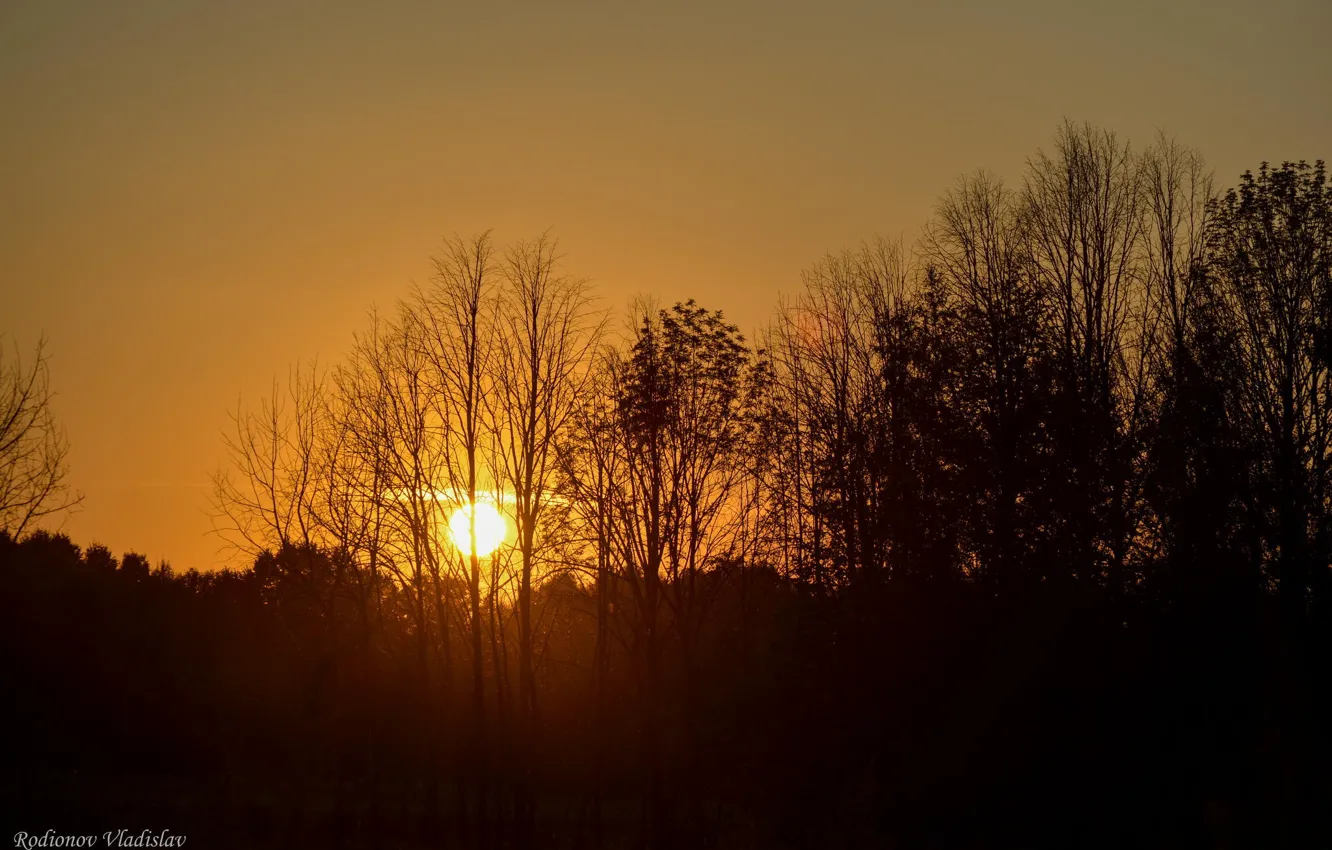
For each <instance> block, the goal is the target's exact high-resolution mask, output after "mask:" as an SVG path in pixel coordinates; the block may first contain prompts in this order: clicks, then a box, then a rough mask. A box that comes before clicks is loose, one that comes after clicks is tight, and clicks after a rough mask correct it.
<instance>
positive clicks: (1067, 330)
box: [1022, 123, 1157, 588]
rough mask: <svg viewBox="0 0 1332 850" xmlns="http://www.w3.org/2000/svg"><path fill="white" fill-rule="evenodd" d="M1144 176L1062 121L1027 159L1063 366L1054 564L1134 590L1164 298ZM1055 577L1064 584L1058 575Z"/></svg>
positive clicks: (1119, 150) (1090, 132) (1028, 230)
mask: <svg viewBox="0 0 1332 850" xmlns="http://www.w3.org/2000/svg"><path fill="white" fill-rule="evenodd" d="M1140 175H1141V171H1140V170H1139V168H1138V165H1137V159H1136V158H1135V157H1134V155H1133V153H1132V151H1131V150H1130V148H1129V146H1128V145H1127V144H1121V143H1120V142H1119V141H1118V139H1117V138H1116V137H1115V135H1114V134H1113V133H1110V132H1107V131H1102V130H1098V129H1096V128H1094V127H1092V126H1090V125H1084V126H1077V125H1074V124H1072V123H1066V124H1064V125H1063V126H1062V127H1061V128H1060V129H1059V131H1058V132H1057V133H1056V135H1055V142H1054V150H1053V152H1051V153H1048V154H1047V153H1046V152H1044V151H1042V152H1040V153H1038V154H1037V156H1036V157H1035V158H1034V159H1032V160H1031V161H1030V162H1029V165H1028V169H1027V177H1026V181H1025V183H1024V186H1023V197H1022V207H1023V209H1022V214H1023V225H1024V232H1025V236H1026V241H1027V244H1028V246H1029V250H1030V259H1029V261H1030V263H1031V267H1032V273H1033V275H1034V277H1035V280H1036V283H1037V285H1038V286H1039V287H1040V290H1041V293H1042V297H1043V298H1044V300H1045V315H1046V328H1047V344H1048V345H1049V346H1050V347H1051V350H1052V352H1053V357H1054V366H1055V394H1054V401H1055V404H1056V405H1057V407H1058V409H1057V410H1056V411H1055V412H1054V414H1053V416H1052V418H1051V420H1050V421H1051V423H1052V425H1053V428H1054V431H1053V436H1054V438H1055V439H1056V442H1057V446H1058V449H1057V451H1058V452H1059V453H1060V457H1059V458H1058V459H1057V461H1056V463H1057V464H1058V465H1059V466H1060V467H1062V469H1064V470H1065V471H1066V473H1067V477H1066V479H1065V480H1066V481H1067V487H1066V488H1064V491H1063V492H1061V488H1060V487H1052V488H1050V489H1049V492H1048V494H1047V495H1048V496H1049V497H1050V501H1049V503H1048V505H1047V507H1048V508H1049V509H1050V510H1051V511H1052V512H1053V513H1054V514H1055V515H1057V516H1062V518H1063V521H1062V522H1061V523H1059V528H1060V529H1061V533H1060V534H1059V535H1058V538H1057V539H1058V542H1057V545H1056V549H1055V551H1054V552H1052V553H1051V557H1050V558H1049V560H1048V563H1050V564H1059V565H1061V566H1060V567H1059V571H1061V572H1062V571H1064V570H1071V573H1069V574H1070V575H1071V577H1072V578H1074V579H1076V580H1079V581H1083V582H1109V583H1110V584H1112V585H1114V586H1116V587H1120V588H1122V587H1126V586H1129V585H1131V584H1132V583H1133V580H1134V577H1133V576H1132V575H1130V574H1129V566H1130V564H1129V561H1130V555H1131V554H1132V552H1133V550H1134V547H1135V546H1136V545H1138V544H1139V543H1141V542H1142V539H1143V538H1142V536H1141V535H1139V534H1138V533H1137V532H1138V530H1139V527H1140V524H1139V520H1140V518H1141V513H1142V498H1141V496H1142V493H1141V475H1140V474H1139V473H1140V466H1141V463H1140V462H1141V448H1142V445H1143V441H1142V435H1143V429H1144V428H1145V426H1146V424H1147V421H1148V418H1149V417H1148V414H1149V413H1150V404H1149V402H1150V396H1149V391H1150V377H1151V358H1152V355H1153V351H1154V346H1153V345H1152V344H1151V340H1152V337H1153V335H1154V334H1155V324H1156V315H1157V310H1156V300H1155V299H1154V298H1152V297H1151V294H1150V292H1149V289H1148V287H1149V286H1150V285H1151V284H1152V283H1153V280H1152V278H1151V277H1150V276H1149V275H1147V274H1146V272H1145V270H1144V268H1143V263H1142V262H1141V260H1142V253H1143V251H1142V242H1143V215H1142V206H1143V193H1142V191H1141V188H1140V182H1139V181H1140ZM1052 577H1054V576H1052Z"/></svg>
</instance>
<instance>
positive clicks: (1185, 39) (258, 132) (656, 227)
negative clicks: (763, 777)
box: [0, 0, 1332, 568]
mask: <svg viewBox="0 0 1332 850" xmlns="http://www.w3.org/2000/svg"><path fill="white" fill-rule="evenodd" d="M1329 32H1332V3H1329V2H1328V0H1308V2H1296V1H1295V0H1265V2H1243V3H1241V2H1210V3H1200V2H1196V0H1194V2H1187V3H1170V2H1161V0H1156V1H1155V2H1136V1H1135V2H1117V3H1101V4H1088V3H1070V2H1067V0H1063V1H1062V2H1011V0H1010V1H1009V2H910V3H902V2H897V3H894V2H873V3H871V2H864V3H840V4H839V3H830V2H810V3H792V2H764V3H759V2H752V3H719V2H713V3H699V4H688V3H681V2H671V3H659V4H658V3H654V4H647V3H636V2H629V0H620V2H616V3H549V2H543V3H504V2H478V3H472V4H455V3H424V2H420V3H405V2H400V3H391V2H381V3H366V2H362V3H352V2H329V1H328V0H325V2H319V3H315V2H308V3H292V2H281V0H264V2H248V0H247V2H237V0H230V2H221V1H220V0H218V2H209V3H204V2H194V0H160V2H143V1H142V0H140V2H133V0H125V2H112V0H96V2H73V0H65V2H61V0H35V1H34V2H29V0H4V2H3V4H0V106H2V107H3V118H0V333H3V334H6V335H7V339H6V342H7V343H9V342H12V341H13V340H15V339H16V340H17V341H18V342H19V343H20V344H21V345H22V346H24V347H25V348H30V346H31V344H32V343H33V342H35V340H36V339H37V337H38V335H39V334H41V333H45V334H46V336H47V338H48V340H49V342H50V348H51V352H52V374H53V380H54V382H55V385H56V388H57V390H58V392H59V397H58V399H57V411H58V414H59V415H60V417H61V418H62V420H63V421H64V422H65V424H66V426H67V430H68V433H69V437H70V439H71V441H72V444H73V451H72V457H71V462H72V464H73V483H74V485H75V486H76V487H78V488H79V489H81V490H83V491H84V492H85V494H86V501H85V505H84V509H83V510H82V512H80V513H79V514H77V515H76V516H74V517H73V518H71V519H70V520H69V521H68V522H67V523H66V526H65V528H66V530H67V531H68V532H69V533H70V534H71V535H72V536H73V537H74V538H75V540H76V542H79V543H82V544H87V543H89V542H92V541H101V542H103V543H105V544H107V545H109V546H111V548H112V549H113V550H114V551H116V552H118V553H119V552H122V551H124V550H127V549H135V550H138V551H140V552H143V553H145V554H147V555H148V556H149V557H150V558H151V559H152V560H153V561H154V562H156V561H157V560H158V559H159V558H163V557H165V558H167V559H168V560H170V561H171V562H172V563H173V564H174V565H176V566H177V567H178V568H186V567H190V566H199V567H210V566H213V565H215V564H216V563H217V561H218V559H217V556H216V550H217V549H218V546H219V541H218V540H217V539H215V538H212V537H209V536H206V532H207V531H208V529H209V528H210V523H209V520H208V517H207V514H206V509H207V496H208V475H209V473H210V471H212V470H214V469H216V468H217V466H218V465H219V463H221V461H222V452H221V443H220V438H219V433H220V431H221V429H222V428H223V427H225V425H226V424H227V412H228V410H231V409H234V407H235V404H236V402H237V400H238V399H239V398H241V397H242V396H243V397H245V398H249V399H255V398H257V397H258V396H260V395H261V394H262V393H264V392H265V391H266V388H267V387H268V385H269V383H270V382H271V380H272V379H273V377H274V375H285V374H286V370H287V367H288V365H289V364H291V363H292V362H294V361H296V360H299V359H309V358H313V357H319V358H320V359H321V360H322V361H325V362H328V361H332V360H336V359H338V358H339V356H340V355H341V354H342V352H344V351H345V350H346V348H347V345H348V343H349V341H350V338H351V335H352V333H353V332H355V331H357V330H359V329H361V328H362V327H364V325H365V316H366V312H367V310H368V309H369V308H370V306H371V305H372V304H375V303H378V304H380V305H388V304H391V303H392V302H393V300H394V299H395V298H397V297H398V296H399V295H401V294H403V293H404V292H405V291H406V289H407V288H408V287H409V286H410V285H411V284H412V282H413V281H421V282H424V281H425V280H426V279H427V277H428V275H429V267H430V256H431V254H432V252H434V250H435V249H436V247H437V246H438V244H439V241H440V237H441V236H443V235H446V234H453V233H455V232H456V233H460V234H463V235H469V234H471V233H474V232H477V231H480V230H484V229H487V228H494V229H495V235H496V237H497V238H498V239H500V240H501V241H503V240H507V239H511V238H514V237H520V236H531V235H535V234H537V233H540V232H541V231H543V230H545V229H546V228H553V232H554V234H555V235H556V236H557V237H558V238H559V239H560V241H561V245H562V247H563V248H564V250H565V253H566V255H567V258H568V266H569V269H570V270H571V271H573V272H574V273H577V274H580V275H584V276H587V277H590V278H592V279H593V281H594V282H595V283H596V285H597V287H598V291H599V292H600V294H601V295H602V296H604V298H605V299H606V303H607V304H609V305H613V306H617V307H618V306H622V305H624V304H627V303H628V301H629V300H630V298H631V297H632V296H634V295H635V294H638V293H650V294H654V295H656V296H657V297H658V298H659V299H660V300H662V301H664V302H667V303H670V302H672V301H675V300H677V299H684V298H688V297H691V296H693V297H697V298H698V299H699V300H700V301H701V302H702V303H703V304H704V305H705V306H708V307H710V308H721V309H723V310H725V311H726V313H727V314H728V315H729V316H730V317H731V318H733V319H734V320H735V321H737V322H738V323H739V324H740V325H741V327H742V328H743V329H744V330H746V331H749V330H751V329H753V328H754V327H756V326H757V325H759V324H760V323H762V322H764V321H765V320H766V319H767V318H768V316H769V314H770V312H771V310H772V308H773V305H774V303H775V300H776V297H777V295H778V293H779V292H788V293H789V292H791V291H792V290H793V289H795V288H796V287H797V286H798V284H799V273H800V270H801V268H803V267H805V266H807V265H809V264H810V263H811V262H812V261H813V260H815V259H817V258H818V257H819V256H820V255H822V254H823V253H825V252H828V251H832V250H837V249H840V248H842V247H844V246H847V245H851V244H854V243H857V242H859V241H860V240H862V239H865V238H869V237H872V236H874V235H875V234H883V235H887V236H890V237H893V238H897V237H899V236H901V237H905V238H906V239H907V240H908V241H909V240H911V239H912V238H914V236H915V235H916V234H917V232H918V230H919V227H920V225H921V224H922V223H923V222H924V221H925V219H926V218H927V216H928V215H929V213H930V210H931V208H932V205H933V203H934V201H935V199H936V198H937V197H938V196H939V194H940V192H941V191H942V190H944V189H946V188H947V187H948V186H949V185H951V184H952V183H953V182H954V181H955V180H956V178H957V177H958V176H959V175H961V174H963V173H965V172H968V171H972V170H974V169H976V168H978V167H982V166H984V167H987V168H990V169H992V170H994V171H996V172H997V173H999V174H1000V175H1003V176H1005V177H1007V178H1009V179H1015V178H1017V177H1019V176H1020V173H1021V169H1022V167H1023V163H1024V160H1025V158H1026V157H1027V156H1028V155H1030V154H1032V153H1033V152H1034V151H1035V150H1036V149H1037V148H1038V147H1040V146H1041V145H1043V144H1046V143H1047V141H1048V139H1049V138H1050V136H1051V133H1052V132H1053V130H1054V128H1055V126H1056V125H1057V124H1058V123H1059V122H1060V120H1061V119H1062V118H1063V117H1064V116H1068V117H1070V118H1073V119H1075V120H1079V121H1081V120H1089V121H1092V122H1094V123H1096V124H1099V125H1102V126H1105V127H1109V128H1111V129H1114V130H1116V131H1118V132H1119V133H1120V134H1121V135H1123V136H1126V137H1128V138H1130V139H1132V140H1133V141H1135V143H1145V142H1147V141H1150V139H1151V138H1152V136H1153V135H1154V134H1155V132H1156V129H1157V128H1163V129H1165V130H1166V131H1168V132H1170V133H1173V134H1175V135H1176V136H1178V137H1179V138H1180V139H1181V141H1184V142H1186V143H1188V144H1191V145H1194V146H1196V147H1198V148H1200V149H1201V150H1202V151H1203V153H1204V154H1205V155H1206V156H1207V158H1208V160H1209V162H1210V163H1211V164H1212V166H1213V167H1214V168H1215V169H1216V173H1217V178H1218V181H1219V182H1220V183H1221V184H1223V185H1228V184H1230V183H1233V182H1234V179H1235V177H1236V176H1237V175H1238V174H1239V172H1241V171H1243V170H1244V169H1245V168H1253V167H1256V166H1257V165H1258V163H1259V162H1261V161H1262V160H1272V161H1280V160H1282V159H1300V158H1304V159H1315V158H1318V157H1324V158H1332V58H1329V57H1332V49H1329V47H1328V33H1329Z"/></svg>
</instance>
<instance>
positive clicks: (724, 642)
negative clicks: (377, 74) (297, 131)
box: [0, 123, 1332, 848]
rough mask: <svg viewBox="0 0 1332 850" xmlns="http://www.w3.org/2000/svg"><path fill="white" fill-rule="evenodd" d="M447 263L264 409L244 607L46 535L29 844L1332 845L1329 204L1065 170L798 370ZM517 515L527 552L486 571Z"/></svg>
mask: <svg viewBox="0 0 1332 850" xmlns="http://www.w3.org/2000/svg"><path fill="white" fill-rule="evenodd" d="M434 264H435V266H434V268H435V274H434V275H433V277H432V279H431V280H430V282H429V283H427V284H425V285H422V286H420V287H417V288H415V289H413V290H412V292H411V293H410V294H409V295H408V296H407V297H405V298H404V299H403V300H402V301H401V302H400V303H399V304H397V305H395V307H394V309H392V310H391V311H387V312H385V313H382V314H381V313H376V314H372V316H371V319H370V322H369V324H368V327H367V328H366V330H365V331H364V332H363V333H361V334H359V335H358V336H357V338H356V340H355V343H354V345H353V346H352V349H351V352H350V354H349V355H348V356H347V357H346V358H345V359H344V360H343V361H341V362H338V363H336V364H332V365H331V366H327V367H322V368H317V367H303V368H302V367H296V368H293V369H292V371H291V372H290V377H289V380H288V381H287V382H286V383H285V384H282V385H275V386H274V390H273V394H272V396H271V397H270V398H268V399H265V400H263V401H262V402H260V403H259V404H257V405H255V406H250V407H244V406H242V407H241V408H239V409H238V410H237V411H236V413H235V417H234V422H233V426H234V427H233V428H232V429H231V430H230V431H229V432H228V433H227V434H226V436H225V439H226V446H227V449H228V452H229V457H230V463H229V464H228V466H227V467H226V468H224V469H222V470H220V471H219V472H218V473H217V475H216V477H215V480H214V494H215V497H214V510H215V517H216V522H217V528H218V532H219V534H220V535H222V537H223V538H224V539H225V540H226V541H227V543H228V545H230V546H231V547H233V548H234V550H235V552H237V553H238V554H237V557H238V559H239V560H243V562H244V563H245V564H246V566H245V567H244V568H242V569H229V570H221V571H214V572H199V571H196V570H190V571H188V572H177V571H174V570H173V569H172V568H171V567H170V566H169V565H167V564H166V563H161V564H159V565H158V566H157V567H155V568H154V567H151V566H150V562H149V561H148V559H147V558H145V557H144V556H142V555H138V554H135V553H129V554H125V555H124V556H122V557H120V558H117V557H115V556H114V555H113V554H112V553H111V552H110V551H109V550H108V549H106V548H105V547H103V546H99V545H95V544H93V545H88V546H87V547H86V548H83V547H80V546H78V545H75V543H74V542H72V541H71V540H69V539H68V538H67V537H65V536H63V535H61V534H58V533H52V532H50V531H46V530H35V531H34V530H32V528H31V527H30V526H27V521H26V520H25V526H22V527H20V526H18V525H17V524H16V523H11V524H9V526H8V527H7V528H6V529H5V530H3V531H0V587H3V588H4V592H3V594H0V608H2V610H0V622H2V623H3V627H0V628H3V638H2V639H0V640H2V642H3V656H4V664H5V667H4V670H5V672H6V680H7V683H8V685H9V687H8V693H9V699H8V700H7V702H8V704H9V708H10V711H11V720H10V721H9V734H8V735H6V736H5V738H6V744H5V749H6V750H7V753H6V758H5V763H6V764H7V765H8V770H7V771H6V779H5V792H4V795H5V797H6V799H7V802H6V808H7V809H9V811H11V812H13V813H18V814H21V815H22V816H23V822H24V824H26V825H28V826H29V827H30V828H31V829H32V831H36V827H38V826H40V827H42V828H45V827H46V826H47V825H52V824H54V825H58V826H59V827H60V829H61V830H62V831H68V832H71V833H74V832H97V833H100V832H101V831H104V830H105V829H107V828H111V827H116V828H120V827H126V828H130V829H131V830H132V831H133V830H137V829H143V828H153V829H161V828H164V827H169V828H170V829H171V830H172V831H173V832H175V833H184V834H188V835H189V836H190V840H191V842H195V841H198V843H200V844H204V845H206V846H213V845H214V843H216V845H217V846H254V847H270V846H271V847H314V846H328V847H349V848H351V847H418V846H420V847H424V846H457V847H639V846H650V847H959V846H966V847H1010V846H1022V847H1029V846H1046V845H1049V846H1061V847H1072V846H1078V847H1083V846H1106V847H1123V846H1163V847H1164V846H1170V847H1177V846H1214V847H1249V846H1262V847H1279V846H1292V847H1308V846H1326V845H1327V843H1328V842H1329V841H1332V828H1330V827H1329V821H1328V818H1327V814H1328V812H1329V811H1332V780H1329V774H1328V770H1327V765H1328V764H1329V763H1330V762H1329V757H1330V756H1332V746H1330V745H1332V740H1330V739H1329V735H1328V724H1327V721H1326V718H1327V717H1328V716H1332V715H1330V714H1329V709H1330V708H1332V700H1330V697H1332V675H1330V674H1329V670H1332V665H1330V664H1329V662H1332V186H1329V184H1328V181H1327V176H1326V173H1325V168H1324V165H1323V163H1322V162H1321V161H1319V162H1317V163H1315V164H1313V165H1310V164H1308V163H1306V162H1298V163H1290V162H1287V163H1283V164H1281V165H1280V166H1271V165H1268V164H1266V163H1263V164H1262V165H1261V166H1260V167H1259V168H1258V170H1257V171H1256V172H1246V173H1244V174H1243V175H1242V176H1241V177H1240V179H1239V182H1238V185H1236V186H1235V187H1234V188H1230V189H1227V190H1225V191H1217V190H1216V189H1215V188H1214V186H1213V182H1212V176H1211V174H1210V172H1209V171H1208V169H1207V167H1206V165H1205V163H1204V161H1203V160H1202V158H1201V156H1200V155H1199V154H1198V153H1197V152H1196V151H1194V150H1192V149H1190V148H1187V147H1185V146H1183V145H1181V144H1179V143H1178V142H1176V141H1174V140H1172V139H1169V138H1166V137H1164V136H1162V137H1160V138H1158V139H1157V140H1156V141H1155V142H1154V143H1153V144H1151V145H1149V146H1147V147H1146V148H1144V149H1142V150H1136V149H1134V148H1133V147H1132V146H1130V145H1129V144H1128V143H1126V142H1124V141H1123V140H1121V139H1119V138H1117V137H1116V136H1115V135H1114V134H1113V133H1111V132H1107V131H1104V130H1101V129H1098V128H1095V127H1092V126H1090V125H1078V124H1073V123H1065V124H1064V125H1063V126H1061V127H1060V128H1059V129H1058V130H1057V132H1056V134H1055V136H1054V138H1053V140H1052V142H1051V143H1050V145H1049V147H1048V149H1045V150H1042V151H1039V152H1038V153H1036V154H1035V155H1034V156H1032V157H1031V158H1030V159H1029V160H1028V162H1027V165H1026V169H1025V172H1024V173H1023V175H1022V177H1021V179H1020V180H1019V181H1017V183H1016V184H1014V185H1011V186H1009V185H1005V184H1004V183H1003V182H1002V181H1001V180H999V179H998V178H996V177H995V176H993V175H991V174H988V173H985V172H978V173H976V174H973V175H969V176H967V177H964V178H963V179H961V180H959V182H958V183H957V184H956V185H955V186H954V187H953V188H952V189H950V190H949V191H948V192H947V193H946V194H945V195H944V196H943V197H942V199H941V200H940V201H939V203H938V205H937V207H936V209H935V210H934V212H933V214H932V216H931V217H930V219H929V221H928V222H927V224H926V225H925V227H924V228H923V230H922V233H921V236H920V238H919V239H918V240H916V241H915V242H914V243H912V244H910V245H907V244H899V243H892V242H888V241H882V240H880V241H874V242H871V243H867V244H865V245H862V246H860V247H857V248H853V249H849V250H846V251H843V252H841V253H836V254H831V255H829V256H826V257H824V258H822V259H820V260H818V261H817V262H814V263H813V264H812V265H811V266H810V267H809V268H808V269H806V270H805V272H804V274H803V280H802V284H803V285H802V286H801V288H800V289H799V290H798V292H797V293H796V294H794V295H793V296H792V297H790V298H789V299H786V300H784V301H783V302H782V303H781V304H779V305H778V309H777V312H776V314H775V318H774V319H773V321H772V323H771V324H770V325H769V326H768V327H767V328H765V329H764V330H763V331H762V332H761V333H759V334H758V338H757V339H754V340H750V339H747V338H745V336H743V335H742V334H741V333H740V332H739V330H738V328H736V327H735V326H733V325H731V324H729V323H728V322H727V320H726V319H725V317H724V316H723V315H722V314H721V313H720V312H718V311H715V310H712V309H709V308H708V307H707V306H706V304H705V303H704V302H705V301H706V299H705V298H700V299H699V300H698V301H695V300H689V301H684V302H680V303H675V304H673V305H672V306H669V307H663V306H660V305H657V304H655V303H652V302H649V301H641V302H637V303H635V304H634V305H633V306H632V307H631V308H630V310H629V314H628V315H627V317H624V318H623V320H621V317H619V316H608V315H607V314H605V313H602V312H599V311H598V310H597V309H596V306H595V302H594V300H593V290H592V289H591V288H590V286H589V285H588V284H587V282H585V281H583V280H582V279H580V278H578V277H576V276H573V275H572V274H570V273H568V272H567V271H566V270H565V267H564V263H563V258H562V257H561V255H560V253H559V251H558V247H557V245H556V243H555V242H554V240H553V239H551V238H550V237H548V236H542V237H540V238H537V239H533V240H531V241H520V242H515V243H513V244H511V245H507V246H503V245H496V244H494V242H493V241H492V239H491V237H490V236H489V235H487V234H483V235H481V236H477V237H473V238H454V239H451V240H447V241H446V242H445V244H444V246H443V248H442V250H441V252H440V255H439V256H438V257H437V258H435V260H434ZM14 374H15V376H21V375H20V372H15V373H14ZM0 436H3V434H0ZM3 445H4V443H3V441H2V440H0V448H3ZM33 445H36V444H33ZM58 447H59V448H60V451H61V454H60V458H59V460H60V463H58V464H56V466H55V467H49V471H50V474H53V475H54V474H56V473H59V474H63V467H62V466H61V464H63V459H64V451H65V446H64V444H63V443H59V445H58ZM11 477H12V476H11ZM57 477H58V475H57ZM51 492H55V493H58V492H59V491H58V489H56V488H53V489H52V491H51ZM66 501H68V500H66ZM481 503H489V504H493V505H495V506H496V507H497V508H498V509H499V511H500V513H501V514H503V515H504V517H505V521H506V527H507V534H506V537H505V540H504V541H503V543H501V544H500V546H499V547H498V548H497V549H496V550H495V552H494V553H493V554H487V553H485V552H484V551H478V550H484V548H485V547H484V546H476V545H472V546H459V545H456V544H457V541H456V539H455V537H454V536H451V532H450V526H451V520H454V518H455V513H454V512H455V511H456V510H457V509H458V507H459V506H467V505H478V504H481ZM39 504H40V503H39ZM60 504H64V503H63V502H62V503H60ZM0 507H3V506H2V505H0ZM476 513H477V512H475V511H473V512H472V513H471V514H470V516H473V517H474V516H476ZM0 516H7V514H6V513H5V512H4V511H0ZM37 516H41V514H40V513H38V514H37ZM471 522H472V523H473V525H472V526H471V528H472V530H475V520H472V521H471ZM452 527H453V533H454V534H457V529H458V528H459V527H460V526H458V524H457V523H456V522H454V523H453V526H452ZM461 528H463V529H464V530H466V529H468V520H467V518H466V517H465V518H464V520H463V524H462V526H461ZM196 836H197V838H196Z"/></svg>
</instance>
